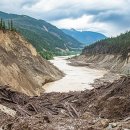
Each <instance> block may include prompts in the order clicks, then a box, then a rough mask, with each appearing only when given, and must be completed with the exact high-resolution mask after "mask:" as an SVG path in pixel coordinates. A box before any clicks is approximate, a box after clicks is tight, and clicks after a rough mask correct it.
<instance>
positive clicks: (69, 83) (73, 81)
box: [43, 57, 107, 93]
mask: <svg viewBox="0 0 130 130" xmlns="http://www.w3.org/2000/svg"><path fill="white" fill-rule="evenodd" d="M67 58H68V57H55V58H54V60H51V61H50V62H51V63H52V64H54V65H55V66H56V67H57V68H59V69H60V70H61V71H63V72H64V73H65V76H64V77H63V78H62V79H60V80H58V81H55V82H51V83H47V84H45V85H44V87H43V88H44V89H45V92H47V93H48V92H69V91H83V90H86V89H93V87H92V86H91V84H92V83H93V82H94V80H95V79H98V78H101V77H103V75H104V74H106V73H107V71H105V70H96V69H91V68H89V67H86V66H85V67H82V66H81V67H80V66H78V67H76V66H71V65H69V64H68V63H69V61H68V60H66V59H67Z"/></svg>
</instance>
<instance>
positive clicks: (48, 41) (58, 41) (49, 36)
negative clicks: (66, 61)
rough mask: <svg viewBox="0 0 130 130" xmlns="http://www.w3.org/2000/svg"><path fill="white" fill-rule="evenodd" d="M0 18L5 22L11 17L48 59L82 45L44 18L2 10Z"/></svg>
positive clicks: (76, 49)
mask: <svg viewBox="0 0 130 130" xmlns="http://www.w3.org/2000/svg"><path fill="white" fill-rule="evenodd" d="M0 18H2V19H4V20H5V21H6V23H8V22H7V21H8V20H9V19H12V21H13V23H14V26H15V27H16V29H17V31H18V32H20V33H21V34H22V35H23V36H24V37H25V38H26V39H27V40H28V41H29V42H31V43H32V45H33V46H34V47H35V48H36V49H37V51H38V52H39V53H40V54H42V55H43V56H46V57H45V58H47V59H50V58H51V57H52V55H60V54H63V53H67V52H68V51H78V50H80V49H81V48H82V47H83V45H82V44H81V43H80V42H78V41H77V40H75V39H74V38H72V37H70V36H68V35H66V34H65V33H63V32H62V31H61V30H60V29H58V28H56V27H55V26H53V25H51V24H49V23H47V22H45V21H44V20H37V19H34V18H31V17H29V16H25V15H15V14H7V13H4V12H0Z"/></svg>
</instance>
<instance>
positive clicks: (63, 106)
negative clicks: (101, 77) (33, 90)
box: [0, 76, 130, 130]
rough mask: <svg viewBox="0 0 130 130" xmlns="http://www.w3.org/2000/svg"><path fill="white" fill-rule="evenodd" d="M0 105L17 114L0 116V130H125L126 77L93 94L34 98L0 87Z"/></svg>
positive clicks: (129, 113) (129, 95)
mask: <svg viewBox="0 0 130 130" xmlns="http://www.w3.org/2000/svg"><path fill="white" fill-rule="evenodd" d="M0 104H1V105H4V106H6V107H9V108H10V109H12V110H14V111H16V112H17V113H16V115H15V117H12V116H9V115H8V114H5V113H4V112H0V119H1V120H0V126H1V129H2V130H5V129H7V130H44V129H45V130H63V129H64V130H118V129H119V130H124V129H128V130H129V129H130V77H124V76H123V77H121V78H120V79H119V80H117V81H114V82H113V83H105V84H104V85H103V84H102V85H101V86H98V87H95V88H94V89H93V90H86V91H83V92H69V93H43V94H41V96H35V97H29V96H27V95H25V94H22V93H18V92H15V91H12V90H10V89H9V88H8V86H4V87H2V86H1V87H0Z"/></svg>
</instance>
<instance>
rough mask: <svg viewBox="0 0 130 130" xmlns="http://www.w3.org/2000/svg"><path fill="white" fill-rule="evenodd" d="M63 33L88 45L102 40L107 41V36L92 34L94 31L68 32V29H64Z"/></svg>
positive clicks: (73, 30) (72, 30)
mask: <svg viewBox="0 0 130 130" xmlns="http://www.w3.org/2000/svg"><path fill="white" fill-rule="evenodd" d="M62 31H63V32H64V33H66V34H68V35H69V36H71V37H73V38H75V39H76V40H78V41H79V42H81V43H84V44H86V45H88V44H92V43H94V42H96V41H99V40H101V39H105V38H106V36H105V35H103V34H101V33H98V32H92V31H82V32H81V31H77V30H75V29H71V30H67V29H62Z"/></svg>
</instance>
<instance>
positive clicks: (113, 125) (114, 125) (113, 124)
mask: <svg viewBox="0 0 130 130" xmlns="http://www.w3.org/2000/svg"><path fill="white" fill-rule="evenodd" d="M115 127H117V123H109V128H115Z"/></svg>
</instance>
